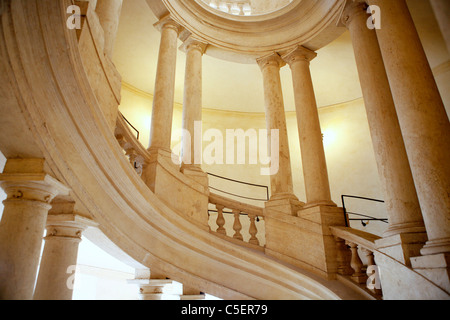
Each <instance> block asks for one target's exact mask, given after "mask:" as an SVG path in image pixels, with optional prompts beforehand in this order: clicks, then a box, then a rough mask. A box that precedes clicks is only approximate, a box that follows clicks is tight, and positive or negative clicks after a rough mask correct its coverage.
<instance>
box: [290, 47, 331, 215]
mask: <svg viewBox="0 0 450 320" xmlns="http://www.w3.org/2000/svg"><path fill="white" fill-rule="evenodd" d="M315 57H316V53H315V52H312V51H310V50H307V49H305V48H302V47H298V48H296V49H295V50H294V51H292V52H290V53H288V54H287V55H285V56H283V59H284V60H285V61H286V62H287V63H288V64H289V65H290V67H291V70H292V79H293V84H294V97H295V106H296V111H297V124H298V131H299V137H300V148H301V154H302V163H303V176H304V180H305V191H306V200H307V206H313V205H333V206H335V205H336V204H335V203H333V202H332V201H331V192H330V184H329V180H328V171H327V164H326V159H325V151H324V148H323V139H322V131H321V129H320V122H319V112H318V110H317V103H316V97H315V94H314V87H313V83H312V78H311V72H310V67H309V65H310V61H311V60H312V59H314V58H315Z"/></svg>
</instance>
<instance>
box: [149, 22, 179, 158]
mask: <svg viewBox="0 0 450 320" xmlns="http://www.w3.org/2000/svg"><path fill="white" fill-rule="evenodd" d="M156 27H157V28H161V44H160V47H159V57H158V68H157V71H156V82H155V93H154V98H153V110H152V124H151V129H150V149H164V150H166V151H170V144H171V135H172V118H173V104H174V93H175V72H176V64H177V49H178V48H177V40H178V34H179V32H180V26H179V25H178V24H177V23H176V22H175V21H173V20H171V19H170V17H166V18H164V19H163V20H161V21H160V22H159V23H158V24H157V25H156Z"/></svg>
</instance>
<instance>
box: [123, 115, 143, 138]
mask: <svg viewBox="0 0 450 320" xmlns="http://www.w3.org/2000/svg"><path fill="white" fill-rule="evenodd" d="M120 115H121V116H122V118H123V120H125V122H126V123H127V124H128V125H129V126H130V128H131V129H133V130H134V131H135V132H136V138H137V139H138V140H139V136H140V133H139V130H138V129H136V127H135V126H133V125H132V124H131V122H130V121H128V119H127V118H125V116H124V115H123V114H122V113H120Z"/></svg>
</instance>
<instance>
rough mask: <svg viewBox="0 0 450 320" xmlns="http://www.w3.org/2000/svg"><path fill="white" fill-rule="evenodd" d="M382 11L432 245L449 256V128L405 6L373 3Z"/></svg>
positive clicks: (382, 34) (380, 33)
mask: <svg viewBox="0 0 450 320" xmlns="http://www.w3.org/2000/svg"><path fill="white" fill-rule="evenodd" d="M369 4H371V5H377V6H379V7H380V10H381V16H382V19H381V23H382V25H381V29H377V31H376V32H377V37H378V41H379V44H380V48H381V53H382V56H383V60H384V63H385V66H386V71H387V75H388V79H389V83H390V86H391V90H392V95H393V98H394V102H395V106H396V110H397V115H398V119H399V123H400V127H401V130H402V134H403V138H404V142H405V146H406V152H407V154H408V159H409V161H410V165H411V170H412V174H413V178H414V182H415V185H416V189H417V195H418V197H419V201H420V206H421V209H422V214H423V219H424V222H425V227H426V230H427V234H428V239H429V241H428V242H427V244H426V245H425V247H424V248H423V249H422V250H421V253H422V254H433V253H444V252H450V219H448V213H449V212H450V197H449V194H450V179H449V177H450V123H449V120H448V116H447V114H446V111H445V109H444V105H443V103H442V99H441V97H440V94H439V91H438V88H437V86H436V82H435V80H434V77H433V73H432V71H431V68H430V65H429V63H428V60H427V57H426V55H425V52H424V49H423V47H422V44H421V42H420V39H419V36H418V34H417V31H416V28H415V26H414V23H413V20H412V18H411V15H410V13H409V10H408V7H407V5H406V2H405V0H396V1H392V0H369Z"/></svg>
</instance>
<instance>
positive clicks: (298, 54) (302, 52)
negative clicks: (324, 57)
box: [281, 46, 317, 65]
mask: <svg viewBox="0 0 450 320" xmlns="http://www.w3.org/2000/svg"><path fill="white" fill-rule="evenodd" d="M316 57H317V53H316V52H314V51H312V50H309V49H307V48H305V47H302V46H297V47H295V48H294V49H293V50H292V51H290V52H288V53H286V54H284V55H282V56H281V58H282V59H283V60H284V61H285V62H286V63H287V64H289V65H292V64H293V63H295V62H299V61H307V62H308V63H309V62H310V61H312V60H313V59H314V58H316Z"/></svg>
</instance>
